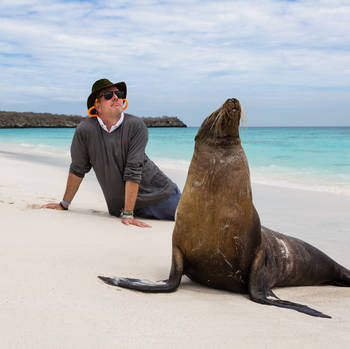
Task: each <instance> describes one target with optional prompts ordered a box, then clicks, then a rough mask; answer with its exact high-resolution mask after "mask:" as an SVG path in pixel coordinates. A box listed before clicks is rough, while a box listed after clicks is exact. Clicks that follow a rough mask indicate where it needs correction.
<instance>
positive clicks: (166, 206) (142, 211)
mask: <svg viewBox="0 0 350 349" xmlns="http://www.w3.org/2000/svg"><path fill="white" fill-rule="evenodd" d="M180 197H181V191H180V189H179V188H178V186H177V185H176V184H175V189H174V191H173V193H172V194H171V195H170V196H169V197H168V198H167V199H165V200H163V201H160V202H157V203H156V204H153V205H150V206H146V207H143V208H139V209H137V210H136V211H135V215H136V216H138V217H141V218H155V219H162V220H168V221H174V220H175V212H176V208H177V205H178V203H179V200H180Z"/></svg>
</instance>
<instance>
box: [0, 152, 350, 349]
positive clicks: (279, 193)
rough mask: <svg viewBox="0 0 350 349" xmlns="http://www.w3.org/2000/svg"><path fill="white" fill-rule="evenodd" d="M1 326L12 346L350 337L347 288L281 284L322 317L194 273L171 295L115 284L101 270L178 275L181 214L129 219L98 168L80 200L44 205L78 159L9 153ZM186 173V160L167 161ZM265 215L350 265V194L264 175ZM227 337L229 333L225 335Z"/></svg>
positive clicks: (325, 343)
mask: <svg viewBox="0 0 350 349" xmlns="http://www.w3.org/2000/svg"><path fill="white" fill-rule="evenodd" d="M0 162H1V164H2V171H0V183H1V184H0V214H1V218H2V219H1V229H0V238H1V241H2V243H1V247H2V249H1V250H2V251H1V254H0V270H1V276H2V282H1V287H0V303H1V308H2V311H1V312H0V326H1V328H2V329H3V333H2V345H3V346H4V347H6V348H16V349H17V348H21V349H22V348H23V349H24V348H25V349H28V348H35V349H41V348H43V349H44V348H45V349H46V348H53V349H55V348H57V349H58V348H75V349H76V348H78V349H79V348H84V349H86V348H91V349H93V348H101V347H107V346H108V347H128V348H139V347H141V346H142V347H151V346H152V347H154V348H164V347H165V346H168V347H169V346H170V347H174V348H175V347H176V348H178V347H183V348H191V347H200V348H213V347H216V348H227V347H233V346H235V347H244V348H257V347H259V348H261V346H263V347H269V348H280V347H283V348H295V346H299V347H302V348H310V347H318V348H327V347H330V346H336V347H337V348H346V347H347V346H348V344H349V331H350V319H349V316H348V314H349V312H350V298H349V289H348V288H346V287H334V286H314V287H287V288H280V289H276V290H275V292H276V294H277V295H278V296H279V297H281V299H288V300H291V301H294V302H298V303H303V304H307V305H309V306H312V307H314V308H316V309H318V310H320V311H323V312H324V313H327V314H329V315H331V316H332V317H333V318H332V319H330V320H325V319H318V318H312V317H309V316H306V315H304V314H300V313H298V312H295V311H291V310H286V309H280V308H275V307H269V306H265V305H260V304H257V303H254V302H252V301H250V300H249V298H248V296H247V295H240V294H233V293H230V292H226V291H220V290H214V289H210V288H207V287H204V286H201V285H198V284H196V283H194V282H192V281H190V280H189V279H188V278H187V277H183V279H182V283H181V285H180V288H179V290H178V291H177V292H175V293H171V294H144V293H137V292H133V291H129V290H121V289H118V288H114V287H109V286H107V285H105V284H104V283H102V282H101V281H99V280H98V279H97V275H106V276H116V275H118V276H130V277H140V278H145V279H150V280H162V279H165V278H167V276H168V273H169V269H170V260H171V236H172V230H173V227H174V222H166V221H154V220H144V221H147V222H148V223H149V224H150V225H151V226H152V228H151V229H141V228H138V227H130V226H129V227H126V226H123V225H122V224H121V222H120V220H119V219H118V218H115V217H112V216H109V215H108V213H107V208H106V204H105V202H104V198H103V195H102V192H101V190H100V189H99V187H98V184H97V182H96V179H95V178H94V177H93V176H89V175H88V176H87V177H88V178H87V180H84V181H83V183H82V185H81V188H80V189H79V191H78V193H77V195H76V197H75V199H74V201H73V203H72V205H71V208H70V210H69V211H68V212H66V211H54V210H48V209H36V208H37V207H38V206H39V205H41V204H43V203H46V202H49V201H52V202H55V201H56V202H57V200H59V199H60V198H61V196H62V195H63V191H64V188H65V183H66V177H67V172H68V168H65V167H64V166H61V165H57V164H52V163H50V164H49V163H43V162H40V161H32V159H26V160H24V159H19V158H13V157H8V156H4V155H3V154H1V152H0ZM165 172H166V173H167V174H168V175H169V176H170V177H171V178H172V179H173V180H174V181H176V182H178V183H179V184H180V186H181V182H182V183H184V182H185V177H186V173H185V172H184V171H175V170H169V171H165ZM253 198H254V204H255V206H256V208H257V210H258V212H259V214H260V218H261V221H262V223H263V224H264V225H266V226H268V227H269V228H271V229H274V230H278V231H280V232H282V233H285V234H287V235H292V236H295V237H298V238H301V239H303V240H305V241H307V242H310V243H311V244H313V245H314V246H315V247H318V248H320V249H321V250H323V251H324V252H325V253H327V254H328V255H329V256H330V257H331V258H333V259H335V260H336V261H337V262H339V263H340V264H342V265H344V266H345V267H347V268H349V267H350V255H349V250H350V236H349V234H348V232H349V228H348V227H349V226H350V217H349V215H348V210H347V208H348V207H350V206H349V205H350V198H348V197H346V196H339V195H332V194H327V193H312V192H306V191H298V190H293V189H280V188H276V187H269V186H264V185H255V184H253ZM218 339H220V340H219V341H218Z"/></svg>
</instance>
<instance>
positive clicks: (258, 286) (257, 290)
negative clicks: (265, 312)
mask: <svg viewBox="0 0 350 349" xmlns="http://www.w3.org/2000/svg"><path fill="white" fill-rule="evenodd" d="M266 264H267V263H266V255H265V253H264V251H263V250H262V249H260V250H259V252H258V253H257V255H256V258H255V259H254V261H253V263H252V266H251V271H250V276H249V296H250V299H251V300H252V301H254V302H257V303H261V304H267V305H274V306H276V307H281V308H287V309H293V310H296V311H299V312H301V313H304V314H307V315H311V316H316V317H322V318H331V317H330V316H329V315H326V314H323V313H321V312H319V311H317V310H315V309H312V308H310V307H308V306H306V305H303V304H298V303H293V302H290V301H285V300H281V299H279V298H278V297H277V296H276V295H275V294H274V293H273V292H272V290H271V288H270V287H269V286H268V281H267V280H268V269H267V267H266Z"/></svg>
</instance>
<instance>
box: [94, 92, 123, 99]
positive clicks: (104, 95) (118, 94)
mask: <svg viewBox="0 0 350 349" xmlns="http://www.w3.org/2000/svg"><path fill="white" fill-rule="evenodd" d="M114 94H115V95H116V96H117V97H118V98H122V97H123V93H122V91H119V90H118V91H106V92H104V93H102V94H101V95H99V97H102V96H103V97H104V98H105V99H106V100H107V101H108V100H109V99H111V98H112V97H113V95H114Z"/></svg>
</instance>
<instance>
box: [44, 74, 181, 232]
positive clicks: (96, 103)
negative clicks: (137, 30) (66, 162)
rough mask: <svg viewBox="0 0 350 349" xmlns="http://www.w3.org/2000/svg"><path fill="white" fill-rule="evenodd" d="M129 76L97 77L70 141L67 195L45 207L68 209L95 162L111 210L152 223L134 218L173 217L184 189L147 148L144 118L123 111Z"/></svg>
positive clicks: (131, 221) (132, 221) (133, 221)
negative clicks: (117, 79)
mask: <svg viewBox="0 0 350 349" xmlns="http://www.w3.org/2000/svg"><path fill="white" fill-rule="evenodd" d="M126 93H127V87H126V84H125V82H118V83H115V84H113V83H112V82H110V81H109V80H107V79H100V80H97V81H96V82H95V83H94V84H93V86H92V89H91V94H90V96H89V97H88V100H87V107H88V110H89V115H90V116H95V117H91V118H88V119H86V120H84V121H82V122H81V123H80V124H79V125H78V127H77V129H76V131H75V134H74V137H73V141H72V145H71V157H72V162H71V165H70V169H69V175H68V180H67V186H66V191H65V193H64V196H63V200H62V201H61V202H60V203H56V204H46V205H44V206H42V207H43V208H52V209H58V210H67V209H68V207H69V205H70V203H71V201H72V200H73V198H74V196H75V194H76V192H77V190H78V188H79V186H80V183H81V182H82V180H83V178H84V175H85V174H86V173H87V172H89V171H90V169H91V167H92V168H93V169H94V171H95V173H96V177H97V180H98V182H99V183H100V186H101V188H102V191H103V194H104V197H105V199H106V202H107V206H108V211H109V213H110V214H111V215H114V216H120V217H121V218H122V222H123V223H124V224H126V225H129V224H132V225H136V226H139V227H150V226H149V225H148V224H146V223H144V222H141V221H139V220H137V219H135V218H134V214H135V215H137V216H139V217H143V218H156V219H166V220H174V217H175V211H176V207H177V204H178V201H179V199H180V195H181V193H180V191H179V189H178V187H177V185H176V184H175V183H173V182H172V181H171V180H170V179H169V178H168V177H167V176H166V175H165V174H164V173H163V172H162V171H161V170H160V169H159V168H158V167H157V166H156V165H155V164H154V163H153V162H152V161H151V160H150V159H149V158H148V157H147V155H146V154H145V148H146V144H147V140H148V130H147V127H146V125H145V124H144V122H143V121H142V120H141V119H139V118H137V117H134V116H131V115H124V113H123V102H124V101H125V102H127V101H126V99H125V98H126Z"/></svg>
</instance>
